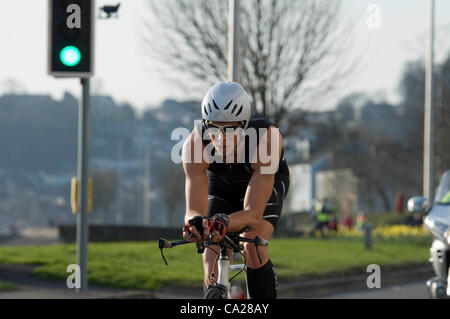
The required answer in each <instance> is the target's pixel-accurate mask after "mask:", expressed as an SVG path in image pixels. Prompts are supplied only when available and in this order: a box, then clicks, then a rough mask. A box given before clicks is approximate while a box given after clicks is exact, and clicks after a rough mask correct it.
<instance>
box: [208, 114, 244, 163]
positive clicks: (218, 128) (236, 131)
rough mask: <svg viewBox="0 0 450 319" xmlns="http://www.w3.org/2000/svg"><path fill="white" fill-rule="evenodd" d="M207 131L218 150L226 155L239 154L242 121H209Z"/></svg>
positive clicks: (220, 153)
mask: <svg viewBox="0 0 450 319" xmlns="http://www.w3.org/2000/svg"><path fill="white" fill-rule="evenodd" d="M206 127H207V132H208V134H209V138H210V140H211V143H212V144H213V146H214V148H215V149H216V152H218V153H219V155H223V156H224V157H230V156H233V155H235V154H237V148H238V145H239V144H240V143H239V142H240V141H241V138H242V135H243V134H241V133H243V126H242V122H207V124H206Z"/></svg>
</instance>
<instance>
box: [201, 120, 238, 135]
mask: <svg viewBox="0 0 450 319" xmlns="http://www.w3.org/2000/svg"><path fill="white" fill-rule="evenodd" d="M204 123H205V127H206V128H207V129H208V130H211V131H212V132H214V133H217V132H218V131H219V130H221V131H222V132H224V133H228V132H229V131H232V132H234V131H235V130H236V129H238V128H242V129H243V128H244V124H243V123H240V124H234V125H227V124H225V125H219V124H215V123H212V122H210V121H205V122H204ZM227 130H228V132H227Z"/></svg>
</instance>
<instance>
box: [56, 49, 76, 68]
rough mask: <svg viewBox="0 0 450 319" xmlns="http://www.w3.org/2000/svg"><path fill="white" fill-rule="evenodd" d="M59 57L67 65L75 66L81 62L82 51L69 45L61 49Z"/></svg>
mask: <svg viewBox="0 0 450 319" xmlns="http://www.w3.org/2000/svg"><path fill="white" fill-rule="evenodd" d="M59 58H60V59H61V62H62V63H63V64H64V65H65V66H75V65H77V64H78V63H80V60H81V53H80V50H78V48H77V47H74V46H73V45H69V46H66V47H65V48H63V49H62V50H61V53H60V55H59Z"/></svg>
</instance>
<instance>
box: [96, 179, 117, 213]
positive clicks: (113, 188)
mask: <svg viewBox="0 0 450 319" xmlns="http://www.w3.org/2000/svg"><path fill="white" fill-rule="evenodd" d="M117 177H118V176H117V172H115V171H94V172H93V173H92V184H93V187H92V205H93V210H94V211H95V210H98V209H101V210H102V217H103V222H105V221H111V219H112V217H111V216H110V214H109V213H108V211H109V208H110V207H111V205H112V203H113V202H114V200H115V199H116V197H117V187H118V178H117ZM94 214H95V213H94Z"/></svg>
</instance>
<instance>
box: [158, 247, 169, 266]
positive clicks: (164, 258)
mask: <svg viewBox="0 0 450 319" xmlns="http://www.w3.org/2000/svg"><path fill="white" fill-rule="evenodd" d="M160 250H161V256H162V259H163V260H164V263H165V264H166V266H169V264H168V263H167V260H166V257H164V254H163V248H160Z"/></svg>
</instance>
